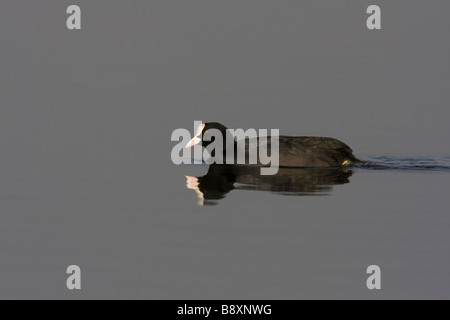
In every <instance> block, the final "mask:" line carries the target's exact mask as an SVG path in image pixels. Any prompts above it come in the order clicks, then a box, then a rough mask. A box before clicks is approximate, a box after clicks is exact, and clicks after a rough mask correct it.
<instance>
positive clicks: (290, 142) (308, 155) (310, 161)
mask: <svg viewBox="0 0 450 320" xmlns="http://www.w3.org/2000/svg"><path fill="white" fill-rule="evenodd" d="M212 129H215V130H218V131H220V132H221V133H222V136H223V141H226V143H231V144H233V146H232V147H233V148H234V150H235V152H234V155H235V159H231V160H230V159H227V154H226V149H227V146H226V144H225V145H224V147H223V159H224V163H225V164H227V163H236V161H235V160H236V155H237V149H238V143H237V141H236V140H235V139H234V137H233V136H232V135H231V133H230V131H229V130H228V128H227V127H225V126H224V125H222V124H220V123H217V122H210V123H204V124H202V125H201V126H200V127H199V128H198V130H197V134H196V136H195V137H194V138H193V139H192V140H191V141H190V142H189V143H188V144H187V146H186V147H187V148H189V147H193V146H195V145H197V144H199V143H201V145H202V146H203V147H204V148H207V147H208V146H209V145H210V144H211V143H212V142H213V141H214V139H211V137H207V139H204V138H205V136H208V135H210V132H211V131H212ZM266 141H267V144H268V146H267V150H271V148H270V143H271V137H268V138H267V140H266ZM251 143H252V141H247V142H246V146H245V151H246V159H249V155H248V153H249V150H250V148H249V145H250V144H251ZM257 143H258V142H257ZM213 156H214V155H213ZM258 163H259V162H258ZM360 164H363V162H362V161H360V160H358V159H357V158H356V157H355V156H354V155H353V150H352V149H351V148H350V147H349V146H348V145H346V144H345V143H343V142H341V141H339V140H337V139H333V138H324V137H289V136H279V166H280V167H343V166H351V165H360Z"/></svg>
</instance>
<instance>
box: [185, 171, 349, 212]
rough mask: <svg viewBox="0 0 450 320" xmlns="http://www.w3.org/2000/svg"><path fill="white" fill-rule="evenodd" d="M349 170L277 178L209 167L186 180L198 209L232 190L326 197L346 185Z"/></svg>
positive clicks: (295, 173) (284, 173) (296, 173)
mask: <svg viewBox="0 0 450 320" xmlns="http://www.w3.org/2000/svg"><path fill="white" fill-rule="evenodd" d="M352 174H353V172H352V171H351V170H348V169H313V168H280V170H279V171H278V173H277V174H276V175H272V176H264V175H261V174H260V170H259V168H257V167H249V166H233V165H212V166H210V167H209V170H208V173H207V174H206V175H205V176H203V177H197V178H196V177H190V176H188V177H186V178H187V188H189V189H192V190H194V191H195V192H196V193H197V196H198V199H199V205H208V204H216V202H215V201H214V200H220V199H223V198H224V197H225V196H226V194H227V193H229V192H230V191H231V190H234V189H238V190H258V191H268V192H275V193H279V194H283V195H296V196H304V195H328V194H330V192H331V191H332V186H333V185H340V184H346V183H349V182H350V180H349V178H350V176H351V175H352Z"/></svg>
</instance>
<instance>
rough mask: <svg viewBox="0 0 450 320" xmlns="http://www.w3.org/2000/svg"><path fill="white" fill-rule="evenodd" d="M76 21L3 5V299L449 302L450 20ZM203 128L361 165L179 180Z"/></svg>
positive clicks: (401, 11) (328, 4)
mask: <svg viewBox="0 0 450 320" xmlns="http://www.w3.org/2000/svg"><path fill="white" fill-rule="evenodd" d="M77 2H78V4H79V5H80V6H81V8H82V30H81V31H79V32H70V31H68V30H67V29H66V28H65V19H66V14H65V10H66V8H67V6H68V5H69V4H72V3H71V2H68V1H58V2H57V3H56V2H54V1H39V2H36V3H34V2H33V3H31V2H19V1H5V2H3V3H2V5H1V7H2V8H1V10H0V30H1V31H0V43H1V48H2V49H1V50H0V70H1V72H0V170H1V171H0V177H1V183H0V298H65V299H78V298H149V299H175V298H178V299H200V298H202V299H203V298H211V299H215V298H220V299H222V298H232V299H300V298H321V299H324V298H358V299H382V298H386V299H401V298H413V299H419V298H427V299H429V298H447V299H448V298H450V280H449V279H450V278H449V270H450V255H449V243H450V232H449V229H450V212H449V200H448V198H449V191H448V185H449V183H450V170H449V168H450V158H449V156H450V150H449V148H448V141H449V140H450V127H449V125H448V124H449V123H450V112H449V110H450V109H449V101H450V91H449V90H448V88H449V87H450V65H449V60H448V57H449V56H450V41H449V40H450V38H449V37H450V33H449V32H448V30H449V29H450V20H449V19H448V12H450V4H449V3H448V1H433V4H428V3H426V2H424V1H408V2H406V1H396V2H395V3H392V2H390V1H379V4H380V5H381V6H382V10H383V29H382V30H381V31H380V32H369V31H368V30H367V29H366V27H365V19H366V14H365V10H366V9H367V6H368V5H369V4H372V3H371V2H369V1H367V2H366V1H361V2H359V3H358V4H355V3H354V2H350V1H342V3H341V2H339V3H338V2H336V1H331V0H330V1H317V2H314V3H312V2H309V1H308V2H304V3H300V2H298V3H297V2H295V3H294V2H290V1H279V2H277V5H276V6H275V5H274V2H273V1H245V2H244V3H241V2H239V3H238V2H236V3H231V2H228V1H227V2H225V1H224V2H214V3H211V2H210V1H197V0H193V1H189V2H186V3H184V2H183V3H175V2H171V1H164V2H162V1H137V0H136V1H134V2H133V6H131V5H129V4H125V3H124V2H119V1H95V2H89V1H77ZM195 120H204V121H220V122H223V123H224V124H226V125H228V126H229V127H230V128H264V129H271V128H277V129H280V133H281V134H285V135H318V136H332V137H335V138H338V139H340V140H343V141H345V142H346V143H348V144H349V145H350V146H351V147H352V148H353V149H354V150H355V154H356V155H357V156H358V157H360V158H362V159H363V160H366V161H368V162H369V165H367V166H365V167H362V168H349V169H346V170H327V171H320V170H309V171H308V170H295V171H283V172H281V173H280V175H279V176H278V177H272V178H261V177H258V176H255V174H254V173H253V172H251V170H250V171H246V170H244V169H242V168H239V169H230V168H228V169H227V168H223V171H221V170H218V171H217V170H216V171H213V172H209V173H208V170H209V168H208V167H207V166H205V165H198V166H190V165H182V166H175V165H173V164H172V163H171V159H170V152H171V149H172V148H173V147H174V145H175V144H176V143H174V142H171V141H170V136H171V133H172V131H173V130H174V129H176V128H187V129H189V130H191V131H193V130H194V128H193V124H194V121H195ZM186 176H187V177H190V178H189V179H188V178H187V177H186ZM196 188H197V189H198V190H197V189H196ZM205 191H206V193H205ZM199 204H203V206H200V205H199ZM207 204H208V205H207ZM209 204H210V205H209ZM72 264H76V265H79V266H80V267H81V269H82V290H81V291H79V292H69V291H68V290H67V289H66V279H67V275H66V274H65V271H66V268H67V267H68V266H69V265H72ZM373 264H375V265H379V266H380V267H381V270H382V290H380V291H369V290H368V289H367V288H366V279H367V275H366V269H367V267H368V266H369V265H373Z"/></svg>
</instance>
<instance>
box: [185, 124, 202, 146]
mask: <svg viewBox="0 0 450 320" xmlns="http://www.w3.org/2000/svg"><path fill="white" fill-rule="evenodd" d="M205 126H206V125H205V124H204V123H202V124H201V125H199V126H198V128H197V132H196V133H195V137H194V138H192V139H191V141H189V142H188V144H187V145H186V148H187V149H188V148H192V147H193V146H195V145H197V144H199V143H200V142H202V139H201V138H200V137H201V135H202V132H203V129H204V128H205Z"/></svg>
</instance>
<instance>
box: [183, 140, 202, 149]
mask: <svg viewBox="0 0 450 320" xmlns="http://www.w3.org/2000/svg"><path fill="white" fill-rule="evenodd" d="M200 142H202V139H200V138H199V137H194V138H192V140H191V141H189V142H188V144H187V145H186V149H188V148H192V147H193V146H195V145H197V144H199V143H200Z"/></svg>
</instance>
